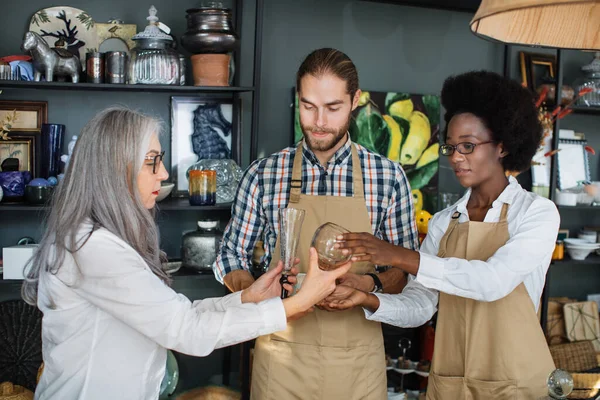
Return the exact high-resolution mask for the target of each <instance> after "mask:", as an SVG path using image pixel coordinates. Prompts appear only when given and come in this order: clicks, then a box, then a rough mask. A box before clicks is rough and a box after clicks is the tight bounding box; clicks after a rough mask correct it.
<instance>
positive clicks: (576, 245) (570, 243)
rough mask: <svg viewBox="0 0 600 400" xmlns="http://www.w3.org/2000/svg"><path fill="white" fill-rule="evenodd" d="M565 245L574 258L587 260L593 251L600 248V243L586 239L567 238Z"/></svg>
mask: <svg viewBox="0 0 600 400" xmlns="http://www.w3.org/2000/svg"><path fill="white" fill-rule="evenodd" d="M565 247H566V248H567V252H568V253H569V256H570V257H571V258H572V259H573V260H585V259H586V257H587V256H588V255H589V254H590V253H591V252H592V251H596V250H598V249H600V243H595V242H591V241H589V240H586V239H573V238H567V239H565Z"/></svg>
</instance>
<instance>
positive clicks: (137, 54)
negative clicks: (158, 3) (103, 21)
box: [128, 6, 180, 85]
mask: <svg viewBox="0 0 600 400" xmlns="http://www.w3.org/2000/svg"><path fill="white" fill-rule="evenodd" d="M156 12H157V10H156V8H155V7H154V6H152V7H150V10H149V16H148V17H147V18H146V19H147V20H148V26H146V29H144V31H143V32H140V33H138V34H136V35H135V36H133V38H132V40H134V41H135V42H136V46H135V48H133V50H131V54H130V63H129V74H128V77H129V83H130V84H134V85H135V84H146V85H179V83H180V82H179V78H180V65H179V62H180V61H179V54H178V53H177V51H176V50H175V49H174V48H173V47H172V42H173V38H172V37H171V36H169V35H168V34H166V33H165V32H163V31H162V30H161V29H160V28H159V22H158V17H157V16H156Z"/></svg>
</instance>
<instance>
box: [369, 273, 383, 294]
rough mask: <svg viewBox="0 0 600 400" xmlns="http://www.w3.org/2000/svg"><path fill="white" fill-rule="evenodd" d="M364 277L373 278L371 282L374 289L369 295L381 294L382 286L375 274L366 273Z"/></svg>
mask: <svg viewBox="0 0 600 400" xmlns="http://www.w3.org/2000/svg"><path fill="white" fill-rule="evenodd" d="M365 275H369V276H370V277H371V278H373V282H374V283H375V287H374V288H373V290H372V291H371V293H383V285H382V284H381V281H380V280H379V277H378V276H377V274H373V273H368V274H365Z"/></svg>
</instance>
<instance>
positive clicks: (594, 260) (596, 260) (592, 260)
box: [552, 248, 600, 265]
mask: <svg viewBox="0 0 600 400" xmlns="http://www.w3.org/2000/svg"><path fill="white" fill-rule="evenodd" d="M552 264H556V265H564V264H569V265H572V264H598V265H600V256H599V255H597V254H596V253H595V252H592V253H591V254H590V255H589V256H587V257H586V259H585V260H573V259H572V258H571V257H569V255H568V253H567V249H566V248H565V258H564V259H562V260H556V261H552Z"/></svg>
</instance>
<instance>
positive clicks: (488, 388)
mask: <svg viewBox="0 0 600 400" xmlns="http://www.w3.org/2000/svg"><path fill="white" fill-rule="evenodd" d="M465 383H466V386H467V393H468V396H467V399H469V400H486V399H494V400H513V399H516V398H517V381H516V380H508V381H480V380H478V379H473V378H465Z"/></svg>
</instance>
